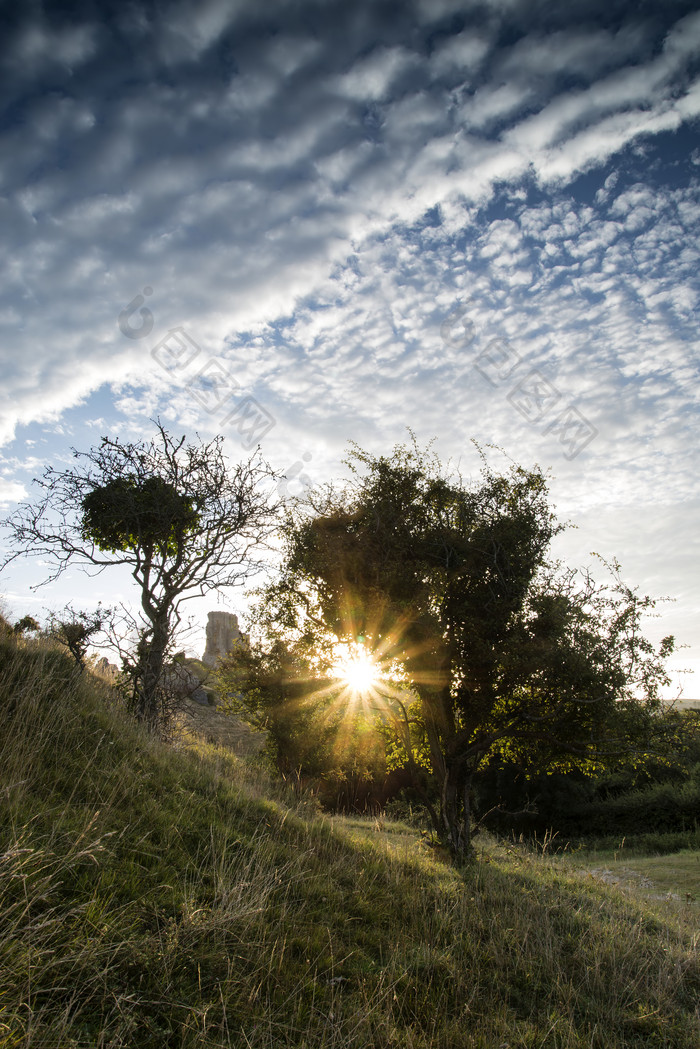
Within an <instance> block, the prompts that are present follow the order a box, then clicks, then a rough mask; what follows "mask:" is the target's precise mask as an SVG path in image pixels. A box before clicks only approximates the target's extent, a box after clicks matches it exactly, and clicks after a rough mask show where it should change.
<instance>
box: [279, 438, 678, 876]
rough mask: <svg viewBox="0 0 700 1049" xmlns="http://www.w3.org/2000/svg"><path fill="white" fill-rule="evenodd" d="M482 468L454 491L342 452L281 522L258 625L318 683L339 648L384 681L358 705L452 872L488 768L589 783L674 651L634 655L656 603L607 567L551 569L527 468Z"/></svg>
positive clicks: (543, 507)
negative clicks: (514, 764)
mask: <svg viewBox="0 0 700 1049" xmlns="http://www.w3.org/2000/svg"><path fill="white" fill-rule="evenodd" d="M482 463H483V465H482V472H481V475H480V476H479V478H478V479H477V480H476V481H470V482H469V483H465V482H464V480H463V479H462V478H461V477H460V476H459V475H450V474H448V473H447V472H446V471H445V470H444V469H443V468H442V467H441V465H440V463H439V462H438V460H437V459H436V458H435V457H434V456H433V455H432V454H431V453H430V451H429V450H427V451H421V450H420V449H419V448H418V447H417V446H416V444H415V442H414V443H413V445H412V446H398V447H397V448H395V449H394V451H393V453H392V454H391V455H388V456H373V455H371V454H369V453H367V452H364V451H363V450H361V449H360V448H358V447H357V446H353V447H352V451H351V454H350V458H349V460H348V465H349V466H350V468H351V471H352V480H351V481H350V482H349V483H348V484H346V485H345V486H342V487H340V488H334V487H332V486H330V487H328V488H327V489H325V490H324V491H323V492H322V493H317V494H313V493H312V494H311V495H310V496H309V498H308V500H307V502H306V504H305V505H302V504H299V505H297V506H296V507H294V508H292V510H291V511H290V513H289V515H288V518H287V522H286V526H285V556H284V561H283V566H282V569H281V572H280V575H279V578H278V579H277V580H276V581H275V582H274V583H273V584H272V585H270V586H269V587H268V588H267V589H266V591H265V593H264V596H263V600H262V605H261V613H260V614H261V621H262V622H263V623H264V625H265V627H266V630H267V632H268V635H269V636H270V637H272V638H274V639H275V640H276V641H277V642H278V643H279V642H282V643H284V644H285V645H286V646H287V648H288V649H296V650H297V651H300V650H306V651H313V652H315V653H316V654H317V658H320V656H319V654H321V656H322V657H323V658H324V659H325V661H326V667H327V666H328V665H329V664H330V663H331V662H332V658H333V656H332V653H333V651H334V650H335V648H336V647H337V645H338V644H339V643H345V644H351V645H355V646H358V645H359V646H360V647H361V649H362V650H363V651H364V652H366V654H367V656H368V658H369V659H370V660H372V661H373V662H374V663H375V664H376V666H377V670H378V673H381V671H382V670H384V676H383V680H382V678H381V677H379V678H378V680H377V682H376V684H375V686H374V687H373V688H369V689H367V692H368V693H369V694H373V696H374V700H373V702H374V704H375V708H376V710H377V716H378V717H379V718H380V719H381V720H382V722H383V724H384V727H385V729H388V730H389V732H390V735H391V736H392V738H393V752H394V754H395V756H396V760H397V761H400V762H401V763H403V764H404V765H405V766H406V767H407V768H408V769H410V771H411V774H412V777H413V782H414V785H415V787H416V789H417V790H418V791H419V792H420V793H421V794H422V796H423V798H424V801H425V803H426V805H427V806H428V809H429V811H430V813H431V818H432V819H433V822H434V825H435V829H436V830H437V831H438V833H439V834H440V836H441V837H442V838H443V840H444V841H445V842H446V843H447V844H448V845H449V846H450V847H451V849H452V850H453V851H454V853H455V854H457V855H466V854H467V853H468V852H469V851H470V848H471V843H470V794H471V790H472V785H473V780H474V776H475V775H477V774H478V773H479V771H480V770H482V769H484V768H485V767H486V765H487V764H488V762H489V761H490V760H493V759H494V757H496V756H498V755H500V756H502V757H504V758H507V759H509V760H517V761H518V762H519V763H521V764H522V765H523V766H528V765H529V766H532V767H537V768H557V769H560V770H566V769H572V768H584V769H593V768H595V767H597V766H599V765H600V764H601V763H603V762H605V761H606V760H611V759H612V757H613V756H614V755H615V754H621V753H623V752H624V753H626V754H628V755H629V753H631V752H634V751H635V749H640V751H641V749H643V743H644V738H645V733H646V732H647V730H648V727H649V724H650V719H651V718H653V716H654V710H655V708H656V704H657V701H658V692H659V686H660V685H661V684H662V683H663V682H664V681H665V677H664V670H663V660H664V658H665V656H667V655H668V654H669V653H670V651H671V650H672V648H673V639H671V638H667V639H665V640H664V642H663V643H662V645H661V647H660V649H659V650H658V651H657V650H655V649H654V648H653V646H651V645H650V643H649V642H647V641H646V640H645V638H644V636H643V633H642V632H641V630H640V620H641V618H642V616H643V615H644V613H645V611H646V610H648V609H649V608H650V607H651V605H652V604H653V602H652V601H651V600H650V599H648V598H644V597H639V596H638V595H637V594H636V593H635V592H634V591H633V590H632V589H630V588H629V587H627V586H626V585H625V584H624V583H623V582H622V580H621V578H620V576H619V566H617V565H615V564H613V565H612V566H610V570H611V576H610V578H609V579H608V580H607V581H606V582H605V583H603V584H596V583H595V582H594V581H593V580H592V578H591V577H590V575H589V574H588V573H585V572H584V573H579V572H575V571H572V570H567V569H565V568H564V567H563V566H561V565H560V564H557V563H555V562H553V561H552V560H551V559H550V554H549V547H550V544H551V541H552V539H553V537H554V536H555V535H556V534H557V533H558V532H559V531H561V528H562V525H560V524H558V523H557V521H556V518H555V515H554V513H553V510H552V508H551V506H550V502H549V495H548V488H547V481H546V478H545V476H544V475H543V474H542V472H541V471H540V470H539V469H537V468H534V469H529V470H528V469H525V468H523V467H521V466H518V465H516V464H512V465H511V466H510V467H509V468H508V469H507V470H506V471H505V472H502V473H497V472H495V471H494V470H493V469H492V468H491V467H490V466H489V465H488V463H487V462H486V458H485V456H484V457H482Z"/></svg>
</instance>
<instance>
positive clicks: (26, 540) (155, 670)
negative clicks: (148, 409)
mask: <svg viewBox="0 0 700 1049" xmlns="http://www.w3.org/2000/svg"><path fill="white" fill-rule="evenodd" d="M155 425H156V427H157V430H156V434H155V435H154V437H153V438H152V439H151V440H150V441H149V442H138V443H124V444H122V443H121V442H120V441H119V440H118V439H111V438H109V437H103V438H102V441H101V444H100V445H99V447H97V448H93V449H91V450H90V451H88V452H78V451H75V450H74V451H73V455H74V458H75V459H76V460H77V463H76V465H74V466H73V467H72V468H70V469H66V470H57V469H55V468H54V467H47V469H46V470H45V471H44V475H43V477H42V478H40V479H37V480H36V481H35V484H37V485H38V487H39V488H40V489H41V493H42V494H41V496H40V498H39V499H38V500H37V501H36V502H34V503H24V504H22V505H20V506H19V507H18V508H17V510H16V511H15V512H14V513H13V514H11V515H10V517H9V518H7V519H6V521H4V522H3V523H4V524H5V525H6V526H7V527H9V529H10V532H11V536H12V540H13V545H12V552H11V553H10V555H9V556H8V557H7V558H6V559H5V561H4V562H3V563H2V565H0V568H2V567H5V565H7V564H9V563H10V562H11V561H13V560H14V559H15V558H17V557H20V556H31V557H41V558H45V559H46V560H47V562H48V563H49V565H50V566H51V570H50V573H49V575H48V577H47V579H45V580H44V581H43V582H42V583H41V584H39V585H43V584H44V583H47V582H51V581H53V580H55V579H57V578H58V577H59V576H60V575H61V574H62V573H63V572H64V571H65V570H66V568H68V566H69V565H73V564H79V565H82V566H83V567H84V568H85V570H86V571H87V572H88V573H89V574H98V573H100V572H102V571H103V570H104V569H105V568H111V567H114V566H116V565H122V566H124V567H127V568H128V569H129V570H130V571H131V574H132V576H133V578H134V580H135V581H136V584H137V587H138V589H139V591H140V606H141V608H140V613H139V629H138V637H137V641H136V645H135V650H134V652H133V653H132V654H131V659H130V660H129V662H128V664H127V666H126V667H125V669H127V671H128V673H129V677H130V680H131V683H132V702H133V708H134V712H135V714H136V716H137V717H138V718H139V719H140V720H142V721H144V722H146V723H147V724H148V725H149V726H151V727H152V728H154V727H155V725H156V724H157V722H158V716H159V691H160V690H161V689H162V687H163V684H164V679H163V672H164V666H165V660H166V653H167V651H168V646H169V645H170V643H171V640H172V637H173V634H174V631H175V630H176V628H177V626H178V624H179V623H180V619H181V616H180V611H179V609H180V605H181V603H182V602H183V601H185V600H188V599H191V598H193V597H197V596H202V595H204V594H206V593H208V592H209V591H211V590H220V589H222V588H224V587H230V586H234V585H239V584H241V583H243V582H244V581H245V580H246V579H247V578H248V577H249V576H250V575H251V574H254V573H255V572H257V571H259V570H260V569H261V568H262V567H263V562H262V560H261V553H262V550H263V549H264V547H265V541H266V539H267V538H268V536H269V535H270V534H271V532H272V530H273V529H274V527H275V524H276V520H277V506H276V505H273V504H272V502H271V492H272V491H274V484H273V483H272V482H274V481H276V480H277V477H276V475H275V474H274V472H273V471H272V469H271V468H270V467H269V465H268V464H267V463H266V462H265V461H264V460H263V459H262V457H261V456H260V452H259V450H257V451H256V452H254V453H253V454H252V455H251V456H250V457H249V458H248V459H247V460H246V461H243V462H240V463H238V464H236V465H233V466H230V465H229V462H228V460H227V458H226V456H225V455H224V453H223V449H222V445H223V440H224V439H223V437H221V436H218V437H215V438H214V439H213V440H212V441H210V442H208V443H204V442H203V441H202V440H201V439H199V438H198V443H197V444H187V443H186V440H185V437H184V436H183V437H181V438H175V437H173V436H171V434H169V433H168V432H167V431H166V430H165V428H164V427H163V426H162V425H161V423H160V421H157V422H156V424H155Z"/></svg>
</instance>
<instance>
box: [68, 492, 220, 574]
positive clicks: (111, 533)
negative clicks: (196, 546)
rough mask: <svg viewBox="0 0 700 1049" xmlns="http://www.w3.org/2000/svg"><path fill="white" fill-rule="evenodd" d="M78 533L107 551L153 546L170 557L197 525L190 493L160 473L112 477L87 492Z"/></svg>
mask: <svg viewBox="0 0 700 1049" xmlns="http://www.w3.org/2000/svg"><path fill="white" fill-rule="evenodd" d="M82 510H83V519H82V531H83V537H84V538H85V539H87V540H92V541H94V542H95V544H96V545H97V547H98V548H99V549H100V550H105V551H110V552H112V553H117V552H122V553H123V552H124V551H127V550H136V549H138V548H139V547H144V548H148V547H158V548H159V549H160V551H161V553H162V554H167V555H170V556H171V557H172V556H174V555H176V554H177V550H178V547H179V546H180V545H181V544H182V541H183V538H184V536H186V535H191V534H192V533H193V532H194V531H195V530H196V529H197V527H198V526H199V524H200V520H201V518H200V515H199V514H198V513H197V511H196V510H195V508H194V500H193V498H192V497H188V496H187V495H185V494H183V493H181V492H178V490H177V488H176V487H175V485H173V484H169V483H168V482H167V481H165V480H164V479H163V478H162V477H145V478H139V477H138V476H137V475H135V474H130V475H128V476H127V477H116V478H113V479H112V480H110V481H108V482H107V483H106V484H104V485H101V486H100V487H98V488H94V489H93V490H92V491H90V492H88V493H87V495H86V496H85V497H84V499H83V504H82Z"/></svg>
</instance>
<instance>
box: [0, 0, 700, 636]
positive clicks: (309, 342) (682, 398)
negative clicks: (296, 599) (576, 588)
mask: <svg viewBox="0 0 700 1049" xmlns="http://www.w3.org/2000/svg"><path fill="white" fill-rule="evenodd" d="M695 6H696V5H694V4H693V3H690V2H689V3H683V2H677V3H674V4H666V3H661V2H659V3H656V4H655V3H650V4H647V5H644V6H642V7H640V8H639V9H638V10H637V11H631V10H630V6H629V5H628V4H626V3H622V2H614V0H613V2H602V0H590V2H584V0H579V2H576V3H572V4H570V5H558V4H547V3H543V2H539V3H538V2H536V3H533V2H531V0H522V2H518V0H499V2H496V0H493V2H486V0H484V2H478V3H477V2H461V3H458V2H452V0H422V2H420V0H415V2H413V3H411V2H406V0H402V2H400V3H392V2H386V3H384V2H378V0H373V2H358V3H354V4H346V3H344V2H341V0H338V2H323V3H321V2H319V3H313V2H309V0H305V2H301V3H298V4H289V3H285V2H282V0H272V2H270V3H267V4H265V5H264V6H263V5H259V4H255V3H253V2H252V0H250V2H249V0H240V2H238V3H235V4H231V3H224V2H205V3H194V2H181V3H170V4H167V3H166V4H151V3H138V2H133V3H130V4H128V5H124V4H118V3H97V2H94V3H83V4H81V3H72V4H70V5H60V4H51V3H45V4H41V3H38V2H37V3H31V4H26V5H22V4H16V5H14V6H6V7H5V8H4V9H3V11H2V15H1V16H0V17H1V18H2V19H3V23H2V26H1V27H0V28H1V30H2V31H1V34H0V38H1V39H2V41H3V43H2V56H1V62H0V87H1V89H2V97H3V98H4V99H5V108H4V114H3V118H2V125H1V127H0V131H1V133H2V139H3V148H2V153H1V154H0V155H1V157H2V160H1V161H0V179H1V188H0V215H1V217H2V223H3V230H4V248H5V250H4V252H3V257H2V261H1V262H0V265H1V266H2V280H1V281H0V327H1V328H2V346H3V357H4V360H3V384H2V390H1V391H0V396H1V397H2V401H3V403H2V409H1V410H0V439H2V440H3V441H5V442H11V441H12V438H13V435H14V434H15V432H16V429H17V427H18V425H19V426H21V425H22V424H25V425H26V424H31V423H36V422H37V421H38V422H42V421H44V422H51V421H55V420H59V419H61V420H63V421H64V422H65V423H66V424H67V425H69V427H70V426H72V425H76V424H77V422H78V421H79V420H80V419H81V418H82V420H83V422H84V421H85V420H86V419H87V418H88V415H87V414H86V415H84V416H82V417H81V415H80V412H81V409H80V407H79V406H80V404H81V402H87V404H88V407H87V408H85V409H84V412H85V413H90V412H92V414H95V412H98V413H99V414H100V415H101V416H102V418H103V419H104V422H105V427H110V428H112V429H113V430H114V428H115V427H122V428H123V429H128V428H129V426H132V427H136V428H137V427H138V426H139V425H141V422H140V420H141V419H142V418H143V416H144V415H148V414H153V413H154V412H156V411H160V412H161V413H162V414H163V416H164V418H166V419H172V420H178V421H179V422H182V424H183V425H185V426H187V427H192V428H194V427H199V428H200V429H202V430H204V431H206V430H215V429H216V428H217V425H218V422H217V418H216V417H215V416H213V415H212V416H210V415H207V413H206V412H204V411H203V410H202V408H201V406H200V405H199V404H198V403H197V402H196V401H195V400H193V398H192V396H191V393H190V392H188V389H187V385H186V382H185V381H183V379H182V377H181V376H180V375H178V374H170V375H168V374H166V372H165V371H163V369H160V368H159V367H158V366H157V364H156V363H155V361H154V360H153V359H152V358H151V356H150V355H149V349H151V348H152V346H153V345H154V344H155V343H156V341H157V340H158V339H160V338H162V337H163V336H164V335H165V334H166V333H167V331H168V330H169V329H170V328H172V327H177V326H180V327H182V328H183V329H184V330H186V331H187V332H189V333H190V334H191V335H192V337H193V338H194V339H196V341H197V343H198V345H200V346H201V347H202V348H203V350H204V351H205V352H204V354H203V355H202V356H201V357H200V363H201V362H203V360H204V359H205V358H207V357H214V358H216V360H217V361H219V362H221V365H222V367H225V368H227V369H229V370H230V373H231V374H232V375H233V376H235V380H236V382H237V383H238V384H239V385H240V387H241V388H242V389H244V390H246V391H247V392H249V393H251V394H252V395H254V396H255V398H256V399H257V400H258V401H259V403H260V404H262V405H264V406H265V408H266V409H267V410H268V411H269V412H270V413H271V415H272V416H273V417H274V419H275V420H276V424H277V425H276V427H275V428H274V429H273V430H272V431H271V432H270V434H269V437H266V438H265V441H266V445H265V448H266V450H268V449H269V451H270V453H271V454H273V456H274V455H275V454H278V455H279V456H284V455H286V454H288V453H287V451H286V449H289V448H290V447H292V448H294V449H297V450H296V451H295V453H294V455H295V456H297V455H300V454H301V448H302V445H304V447H308V448H309V449H313V452H314V468H315V469H316V471H317V473H319V472H320V473H323V470H324V469H325V467H326V466H330V464H331V462H332V461H333V460H334V459H335V458H337V454H338V451H339V449H340V448H341V447H342V446H343V445H344V443H345V440H346V439H347V438H348V437H352V438H355V439H357V440H359V441H360V442H361V443H362V442H364V443H367V444H372V445H373V446H375V447H380V446H382V445H386V443H387V441H392V440H394V439H401V438H402V436H403V433H404V430H403V427H404V426H405V425H406V424H407V423H409V424H410V425H412V426H414V427H415V428H416V429H417V431H418V432H419V434H421V435H425V436H430V435H431V434H433V433H436V434H439V436H440V442H441V446H440V447H441V451H443V452H444V453H445V454H453V455H455V456H459V455H460V454H463V453H464V454H467V453H466V452H465V447H466V446H467V438H468V437H470V436H472V435H473V436H477V437H479V438H480V439H482V440H486V441H495V442H496V443H499V444H502V445H503V446H504V447H505V448H506V449H508V450H511V451H513V453H514V454H516V453H517V456H518V458H520V459H527V458H530V459H538V460H539V461H540V462H543V463H545V464H552V465H553V467H554V470H555V473H556V477H557V480H556V486H557V487H556V493H557V498H558V500H559V502H560V505H561V506H562V507H563V508H564V509H565V510H566V511H567V512H568V513H569V514H570V515H571V516H575V515H580V517H581V519H582V520H583V519H589V518H587V517H586V515H590V520H591V522H592V521H593V520H596V521H597V524H598V527H599V528H602V529H603V531H604V532H605V534H609V535H617V531H616V528H617V525H616V522H618V521H620V520H623V519H624V520H625V521H627V522H628V525H629V528H627V529H626V530H624V529H623V533H622V535H623V538H624V545H625V547H626V549H627V550H629V551H630V554H631V557H632V560H633V563H634V566H635V567H640V568H644V566H645V563H646V562H645V560H644V557H643V554H642V551H643V550H644V545H643V541H642V539H640V537H639V536H638V535H636V534H634V535H633V534H632V533H633V531H634V529H632V522H633V520H634V519H635V515H636V517H637V519H639V514H640V513H642V508H643V513H644V514H646V515H647V518H646V519H647V520H649V522H650V529H651V530H652V532H653V535H654V536H655V537H657V538H658V537H659V536H666V540H665V542H666V547H667V553H666V554H664V555H663V556H664V557H666V561H664V564H665V565H666V569H664V568H662V567H659V566H658V565H657V566H656V567H654V568H653V569H652V568H650V567H648V565H647V569H648V572H647V574H648V577H649V578H652V577H653V578H654V580H656V577H657V575H659V576H660V577H662V578H666V579H667V583H666V585H665V586H663V587H662V589H664V590H668V591H671V592H674V593H680V595H681V599H682V600H681V604H682V607H683V615H684V616H685V617H686V620H687V621H688V622H690V621H691V620H690V619H689V618H688V617H691V616H696V615H697V608H696V605H695V603H694V599H693V597H692V592H691V591H692V585H691V583H690V582H689V579H691V578H692V577H691V576H689V574H688V562H687V559H684V557H683V556H682V555H681V553H680V552H679V551H681V550H684V551H686V552H690V551H692V550H695V547H694V545H693V536H692V534H691V532H692V528H691V523H690V522H691V520H692V514H690V513H685V512H684V513H679V511H678V508H679V507H681V506H682V507H683V508H685V510H687V508H688V507H690V506H697V482H696V466H695V462H694V449H695V448H696V447H697V439H698V433H697V424H698V393H697V380H698V342H697V305H698V287H697V273H698V257H697V244H698V232H699V231H698V225H699V222H700V205H699V204H698V172H699V171H700V168H699V166H698V162H699V161H700V148H699V143H698V134H697V131H698V124H697V120H698V115H700V79H699V74H700V60H699V57H698V56H700V14H698V12H697V11H695V10H694V8H695ZM144 288H148V289H151V294H150V295H149V296H148V302H147V306H148V308H150V310H151V311H152V313H153V316H154V318H155V323H154V327H153V332H152V336H149V338H147V339H143V340H141V339H131V340H130V339H127V338H125V337H124V336H123V335H122V334H121V333H120V331H119V329H118V327H117V324H116V319H117V316H118V314H119V312H120V311H121V310H122V309H123V308H124V306H125V305H126V304H127V303H129V302H130V301H132V300H133V299H134V297H135V296H137V295H139V294H141V293H142V292H143V289H144ZM448 317H453V318H454V319H455V323H458V324H461V325H462V328H463V330H464V333H465V335H464V338H462V339H459V338H456V337H454V338H452V337H447V338H446V337H445V329H444V322H445V319H446V318H448ZM441 331H442V333H441ZM495 340H500V342H498V343H496V341H495ZM494 345H500V346H501V347H506V348H507V351H506V353H507V356H508V363H509V367H510V368H511V372H510V373H508V368H506V367H505V366H501V367H500V369H499V368H498V367H497V366H496V364H494V359H495V358H494V354H493V352H491V355H490V356H488V353H489V350H488V348H489V346H491V347H493V346H494ZM485 353H486V354H487V356H486V357H485V356H484V354H485ZM479 362H481V367H478V365H479ZM506 373H508V374H506ZM532 374H536V376H537V377H538V381H541V382H542V383H543V384H544V385H543V386H542V389H546V390H548V391H550V393H551V397H552V402H553V403H554V402H555V401H556V402H557V408H556V412H560V411H562V410H571V411H575V412H576V413H578V416H580V417H581V418H583V419H585V420H586V421H587V422H588V423H589V424H590V428H591V429H590V432H591V434H592V435H593V438H592V439H591V440H590V442H589V443H588V444H587V445H586V447H585V448H584V449H583V450H582V451H581V454H580V455H577V456H575V457H573V458H567V457H566V455H565V454H563V453H564V452H565V451H566V447H565V445H564V444H563V443H562V440H561V436H562V434H561V432H558V431H557V429H556V428H552V427H551V426H550V427H549V428H548V427H547V426H546V425H544V424H542V423H538V422H536V421H535V422H533V418H532V415H530V416H528V412H527V410H523V403H522V402H519V401H518V397H517V396H516V395H515V394H514V392H513V391H514V389H515V387H516V386H517V384H518V383H519V382H520V381H521V379H522V378H523V377H525V376H527V375H532ZM98 390H101V391H102V393H101V394H100V399H99V404H98V405H97V406H95V405H94V404H93V403H92V402H91V398H92V401H94V399H95V397H96V391H98ZM105 391H107V392H108V394H109V395H108V396H106V395H105ZM555 395H556V397H555ZM71 412H72V413H73V414H71ZM555 414H556V413H555ZM137 420H138V421H137ZM19 432H20V433H21V431H19ZM304 442H306V443H305V444H304ZM10 454H11V455H14V456H15V459H12V458H11V457H10V458H8V461H7V463H6V465H5V468H4V472H3V475H2V477H3V485H4V488H3V491H4V493H5V495H6V496H7V498H8V499H11V498H12V497H13V495H14V496H16V495H17V494H18V493H19V492H20V488H19V487H17V486H20V485H22V484H23V483H25V481H26V470H25V471H23V470H22V465H21V464H22V460H23V457H25V458H26V455H27V454H29V453H28V452H27V450H26V449H24V450H22V449H20V448H19V447H15V446H11V448H10ZM32 454H33V453H32ZM310 469H311V468H310ZM13 485H14V486H15V487H14V488H13V487H12V486H13ZM674 528H675V529H676V530H675V531H674ZM678 528H680V529H681V531H680V532H679V531H678ZM630 529H632V531H630ZM654 543H655V553H656V556H661V555H659V547H658V543H657V539H655V540H654ZM660 545H661V546H662V547H663V542H661V544H660ZM671 549H673V551H674V552H673V554H671V553H670V551H671ZM615 552H618V551H615ZM619 552H620V553H621V554H622V555H624V553H625V550H622V551H619ZM635 559H636V560H635ZM694 564H695V570H696V571H697V561H695V562H694ZM664 572H665V573H666V574H665V576H664ZM681 604H679V608H680V607H681ZM679 632H680V633H682V630H679Z"/></svg>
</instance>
